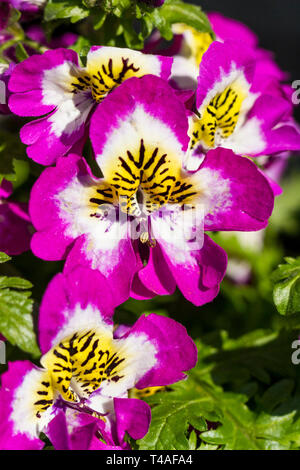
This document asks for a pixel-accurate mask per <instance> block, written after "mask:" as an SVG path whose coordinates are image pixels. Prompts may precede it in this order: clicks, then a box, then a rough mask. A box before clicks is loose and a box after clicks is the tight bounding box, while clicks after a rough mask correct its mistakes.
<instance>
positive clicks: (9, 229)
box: [0, 180, 32, 255]
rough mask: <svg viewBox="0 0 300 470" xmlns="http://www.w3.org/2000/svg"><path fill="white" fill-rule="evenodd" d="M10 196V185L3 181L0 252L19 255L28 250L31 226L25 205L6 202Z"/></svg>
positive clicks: (0, 187)
mask: <svg viewBox="0 0 300 470" xmlns="http://www.w3.org/2000/svg"><path fill="white" fill-rule="evenodd" d="M11 194H12V184H11V183H10V182H9V181H6V180H3V181H2V184H1V185H0V251H3V252H4V253H6V254H7V255H19V254H21V253H23V252H24V251H27V250H29V247H30V239H31V236H32V225H31V223H30V218H29V216H28V213H27V210H28V206H27V204H25V203H21V202H10V201H7V200H6V199H7V198H8V197H9V196H10V195H11Z"/></svg>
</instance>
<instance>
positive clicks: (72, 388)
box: [0, 2, 300, 449]
mask: <svg viewBox="0 0 300 470" xmlns="http://www.w3.org/2000/svg"><path fill="white" fill-rule="evenodd" d="M35 3H37V2H35ZM158 3H160V4H161V3H163V2H157V4H158ZM210 19H211V22H212V25H213V28H214V31H215V33H216V36H217V40H213V39H212V38H211V36H210V35H209V34H207V33H199V32H196V31H194V30H193V29H192V28H189V27H186V26H184V25H176V26H175V27H174V32H175V33H176V35H175V41H174V44H173V45H172V48H171V49H167V50H166V49H162V48H161V38H160V37H157V36H154V37H153V38H152V39H151V40H150V41H149V43H148V44H147V47H146V49H145V51H144V52H143V53H142V52H137V51H134V50H129V49H121V48H116V47H104V46H103V47H101V46H93V47H91V49H90V51H89V53H88V55H87V61H86V65H85V66H83V65H82V64H81V63H80V61H79V58H78V55H77V53H75V52H74V51H73V50H71V49H68V48H66V47H55V48H53V49H51V48H48V49H47V50H46V51H45V52H44V53H43V54H39V55H38V54H33V55H31V56H30V57H29V58H27V59H26V60H24V61H23V62H21V63H19V64H17V65H16V64H14V65H13V67H11V68H10V69H9V73H8V80H7V83H8V91H9V94H10V96H9V103H8V104H9V110H10V112H12V113H14V114H15V115H18V116H27V117H28V116H29V117H36V118H38V119H34V120H31V121H30V122H28V123H27V124H25V125H24V126H23V127H22V129H21V132H20V138H21V141H22V142H23V143H24V144H26V145H27V154H28V157H29V158H31V159H32V160H34V161H35V162H38V163H39V164H41V165H44V166H47V168H46V169H45V170H44V171H43V172H42V174H41V176H40V177H39V178H38V180H37V181H36V182H35V184H34V186H33V189H32V192H31V195H30V201H29V217H27V216H26V213H24V211H23V212H22V214H23V215H22V216H20V214H19V212H20V210H19V209H20V208H19V207H18V205H16V204H13V203H10V202H5V200H4V199H5V198H7V197H8V196H9V194H8V189H7V187H6V185H7V183H6V182H4V184H3V186H2V188H1V193H0V196H1V197H2V198H3V204H2V206H1V208H2V209H1V215H3V218H4V220H5V223H4V224H3V228H2V226H1V244H3V243H4V240H5V243H4V245H5V246H4V248H5V249H4V248H3V251H6V252H7V253H13V254H15V253H16V251H13V250H15V245H16V239H19V240H20V239H21V238H22V245H21V244H20V243H18V249H19V250H18V252H22V251H23V250H24V249H26V248H28V246H26V247H25V246H24V245H27V244H28V243H29V239H30V230H29V228H28V227H29V222H31V223H32V224H33V226H34V228H35V230H36V231H35V233H34V235H33V236H32V238H31V241H30V248H31V250H32V252H33V253H34V254H35V255H36V256H37V257H39V258H42V259H44V260H66V262H65V265H64V271H63V273H62V274H58V275H57V276H56V277H55V278H54V279H53V280H52V282H51V283H50V284H49V286H48V288H47V291H46V293H45V295H44V298H43V301H42V304H41V308H40V315H39V343H40V347H41V351H42V354H43V356H42V359H41V365H42V368H38V367H36V366H34V365H33V364H31V363H30V362H28V361H20V362H15V363H12V364H10V366H9V369H8V372H6V373H5V374H4V375H3V376H2V390H1V392H0V416H1V420H0V423H1V424H0V443H1V447H2V448H17V449H24V448H26V449H33V448H34V449H39V448H41V447H42V446H43V445H44V444H43V442H42V441H40V440H39V437H38V436H39V434H40V433H41V432H43V433H45V434H46V435H47V436H48V437H49V439H50V440H51V442H52V443H53V445H54V446H55V448H57V449H78V448H86V449H100V448H101V449H103V448H111V449H126V448H128V444H127V443H126V440H125V433H126V432H128V433H129V434H130V436H131V437H132V438H133V439H139V438H141V437H143V436H144V435H145V433H146V432H147V430H148V427H149V422H150V415H151V414H150V409H149V407H148V405H147V404H146V403H145V402H144V401H142V400H138V399H136V398H128V396H132V394H134V389H144V388H147V387H160V386H166V385H169V384H172V383H174V382H176V381H178V380H181V379H183V378H184V377H185V376H184V373H183V372H184V371H187V370H189V369H191V368H192V367H194V366H195V363H196V359H197V353H196V348H195V345H194V343H193V341H192V340H191V338H190V337H189V336H188V334H187V332H186V330H185V328H183V327H182V326H181V325H180V324H178V323H177V322H175V321H173V320H171V319H169V318H164V317H161V316H158V315H156V314H151V315H149V316H147V317H145V316H142V317H141V318H139V320H138V321H137V322H136V323H135V325H133V326H132V327H125V326H119V327H117V328H115V329H114V328H113V323H112V316H113V312H114V308H115V307H116V306H118V305H120V304H121V303H122V302H124V301H126V300H127V299H128V298H129V297H133V298H135V299H150V298H153V297H154V296H156V295H168V294H172V293H173V292H174V291H175V289H176V287H177V288H179V290H180V291H181V292H182V294H183V295H184V297H185V298H186V299H188V300H189V301H190V302H192V303H193V304H194V305H197V306H200V305H203V304H205V303H207V302H210V301H212V300H213V299H214V298H215V297H216V295H217V294H218V291H219V286H220V283H221V281H222V279H223V277H224V275H225V271H226V265H227V256H226V253H225V252H224V250H223V249H222V248H221V247H219V246H218V245H216V244H215V243H214V242H213V241H212V239H211V238H210V237H209V236H208V235H207V234H204V232H206V231H233V230H234V231H257V230H261V229H263V228H264V227H266V225H267V223H268V219H269V217H270V215H271V213H272V210H273V205H274V197H275V196H276V195H277V194H279V193H280V187H279V186H278V184H277V183H276V181H275V180H272V179H271V178H270V176H269V174H268V171H267V169H268V165H269V164H270V162H274V161H276V162H277V161H278V160H279V161H280V162H282V161H285V160H286V152H292V151H297V150H300V133H299V130H298V129H297V126H296V124H295V122H294V121H293V104H292V100H291V89H290V88H289V87H287V86H285V85H283V84H282V81H283V80H284V79H285V75H284V74H283V73H282V72H281V71H280V70H279V69H278V68H277V66H276V64H275V63H274V62H273V60H272V57H271V56H270V55H269V54H268V53H267V52H266V51H263V50H261V49H259V48H258V45H257V39H256V37H255V36H254V35H253V34H252V33H251V32H250V31H248V29H246V28H245V27H244V26H242V25H240V24H238V23H235V22H233V21H231V20H227V19H225V18H223V17H221V16H220V15H216V14H214V15H210ZM49 47H50V46H49ZM6 72H7V70H6ZM88 140H90V143H91V146H92V149H93V155H94V157H95V163H96V165H94V166H98V170H99V174H101V177H99V176H96V175H95V174H93V173H92V171H91V169H90V167H89V165H88V164H87V160H86V159H85V158H84V156H82V153H83V148H84V145H85V144H86V142H87V141H88ZM85 148H87V147H85ZM256 157H260V158H261V157H263V158H264V165H258V164H256V162H255V159H256ZM259 161H260V160H259ZM4 208H5V209H4ZM17 208H18V211H16V209H17ZM2 211H3V212H2ZM12 211H13V212H12ZM15 217H19V221H18V222H16V221H15ZM17 227H18V230H17ZM21 227H23V229H22V228H21ZM10 232H11V233H10ZM16 232H17V233H16ZM25 233H26V236H25V235H24V234H25ZM12 234H15V235H12ZM8 237H12V239H11V241H10V240H9V238H8ZM0 249H2V245H1V246H0ZM130 394H131V395H130Z"/></svg>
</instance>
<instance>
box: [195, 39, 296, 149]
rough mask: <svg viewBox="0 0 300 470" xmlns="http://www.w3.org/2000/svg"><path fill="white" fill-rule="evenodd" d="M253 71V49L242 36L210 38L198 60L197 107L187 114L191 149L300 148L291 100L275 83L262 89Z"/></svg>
mask: <svg viewBox="0 0 300 470" xmlns="http://www.w3.org/2000/svg"><path fill="white" fill-rule="evenodd" d="M254 72H255V60H254V59H253V54H252V50H251V49H249V48H248V47H247V46H246V45H243V43H241V42H237V41H232V40H228V41H225V42H224V43H220V42H214V43H213V44H212V45H211V46H210V47H209V49H208V50H207V52H206V53H205V54H204V56H203V59H202V61H201V63H200V69H199V77H198V86H197V91H196V107H197V111H198V114H197V115H196V114H194V115H192V116H191V117H190V128H189V135H190V136H191V145H190V150H191V153H192V154H193V155H196V156H197V154H200V155H202V154H203V153H205V152H207V151H208V150H210V149H213V148H217V147H224V148H228V149H232V150H233V151H234V152H235V153H237V154H239V155H249V156H259V155H272V154H276V153H280V152H284V151H296V150H299V149H300V133H299V132H298V130H297V129H296V127H295V125H294V122H293V119H292V112H293V105H292V103H291V101H289V100H287V99H286V96H284V95H283V93H282V90H280V89H279V88H278V87H276V86H275V85H274V87H273V88H270V91H268V92H267V93H266V92H265V90H263V89H262V88H261V86H260V80H259V79H258V76H257V75H256V76H255V77H254Z"/></svg>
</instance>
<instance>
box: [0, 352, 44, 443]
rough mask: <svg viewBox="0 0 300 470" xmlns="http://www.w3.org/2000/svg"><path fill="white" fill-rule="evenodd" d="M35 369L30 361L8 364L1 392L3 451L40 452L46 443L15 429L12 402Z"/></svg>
mask: <svg viewBox="0 0 300 470" xmlns="http://www.w3.org/2000/svg"><path fill="white" fill-rule="evenodd" d="M33 368H34V365H33V364H32V363H31V362H29V361H16V362H10V363H8V371H7V372H5V373H4V374H2V375H1V382H2V388H1V390H0V449H1V450H40V449H42V448H43V447H44V443H43V442H42V441H40V440H39V439H38V438H32V437H31V436H28V435H27V434H24V433H20V432H18V431H17V430H15V429H14V424H15V423H14V421H13V419H12V413H13V409H12V401H13V399H14V393H15V392H16V390H17V389H18V387H19V386H20V385H21V384H22V382H23V380H24V376H25V375H26V374H27V373H28V372H30V371H31V370H32V369H33Z"/></svg>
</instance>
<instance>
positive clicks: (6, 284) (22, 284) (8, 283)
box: [0, 276, 32, 289]
mask: <svg viewBox="0 0 300 470" xmlns="http://www.w3.org/2000/svg"><path fill="white" fill-rule="evenodd" d="M31 287H32V284H31V282H29V281H26V279H22V278H20V277H8V276H0V289H5V288H9V289H31Z"/></svg>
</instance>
